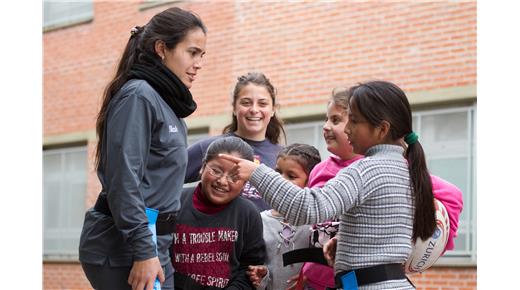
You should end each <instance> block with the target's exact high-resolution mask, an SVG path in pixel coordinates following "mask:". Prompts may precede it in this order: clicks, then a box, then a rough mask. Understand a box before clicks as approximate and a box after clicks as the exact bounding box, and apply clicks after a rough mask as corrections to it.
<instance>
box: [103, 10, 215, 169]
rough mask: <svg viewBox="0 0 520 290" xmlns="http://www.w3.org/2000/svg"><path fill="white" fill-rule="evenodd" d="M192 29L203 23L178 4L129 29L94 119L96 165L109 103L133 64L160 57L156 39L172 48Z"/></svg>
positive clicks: (125, 80) (202, 25)
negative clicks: (147, 58) (141, 24)
mask: <svg viewBox="0 0 520 290" xmlns="http://www.w3.org/2000/svg"><path fill="white" fill-rule="evenodd" d="M195 28H200V29H202V31H203V32H204V33H206V32H207V29H206V26H205V25H204V23H202V20H201V19H200V18H199V17H198V16H197V15H195V14H194V13H192V12H190V11H186V10H182V9H180V8H178V7H172V8H169V9H166V10H164V11H162V12H160V13H158V14H156V15H154V16H153V17H152V19H150V21H149V22H148V23H147V24H146V25H145V26H136V27H134V28H133V29H132V30H131V31H130V38H129V39H128V43H127V44H126V46H125V49H124V51H123V54H122V55H121V59H120V60H119V64H118V65H117V70H116V74H115V76H114V78H113V79H112V80H111V81H110V82H109V83H108V85H107V86H106V88H105V90H104V92H103V102H102V104H101V109H100V110H99V113H98V116H97V119H96V134H97V137H98V144H97V147H96V167H99V165H100V162H101V150H102V149H101V146H102V144H103V140H104V136H103V131H104V129H105V120H106V114H107V109H108V104H109V103H110V101H111V100H112V98H113V97H114V95H115V94H116V93H117V92H118V91H119V90H120V89H121V87H123V85H124V84H125V83H126V82H127V81H128V75H129V71H130V69H131V68H132V66H133V65H134V64H136V63H138V62H139V57H140V56H141V55H142V54H147V55H149V56H152V57H156V58H159V56H158V55H157V54H156V53H155V42H156V41H157V40H161V41H164V43H165V44H166V47H168V48H169V49H173V48H175V46H176V45H177V44H178V43H179V42H181V41H183V40H184V38H185V37H186V35H187V34H188V32H190V31H191V30H192V29H195Z"/></svg>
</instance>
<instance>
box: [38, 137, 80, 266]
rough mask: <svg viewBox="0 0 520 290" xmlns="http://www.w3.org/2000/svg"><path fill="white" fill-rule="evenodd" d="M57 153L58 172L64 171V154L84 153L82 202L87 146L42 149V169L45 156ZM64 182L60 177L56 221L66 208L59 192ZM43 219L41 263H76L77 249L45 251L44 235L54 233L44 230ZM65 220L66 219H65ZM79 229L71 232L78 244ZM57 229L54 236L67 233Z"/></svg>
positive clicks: (43, 223)
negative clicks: (58, 158)
mask: <svg viewBox="0 0 520 290" xmlns="http://www.w3.org/2000/svg"><path fill="white" fill-rule="evenodd" d="M57 153H59V156H60V170H62V171H63V170H64V165H65V163H66V159H65V158H64V157H63V155H64V154H67V153H84V154H85V161H86V163H85V189H84V193H83V196H82V198H81V199H82V200H83V201H84V199H85V197H86V194H87V187H88V174H89V169H88V162H89V156H88V145H87V144H81V145H80V144H77V145H70V146H63V147H62V146H60V147H54V148H48V149H45V148H44V149H43V150H42V167H44V162H45V161H44V160H45V156H46V155H53V154H57ZM42 175H43V176H44V175H45V172H42ZM64 181H66V178H65V177H62V178H60V193H59V194H60V196H59V197H60V198H59V203H60V204H59V207H58V208H59V212H58V215H59V216H58V220H61V219H64V217H63V216H62V215H63V214H64V213H63V210H62V209H63V207H65V206H67V204H65V203H66V202H65V200H64V199H63V198H61V194H62V192H61V190H62V188H63V186H64ZM43 187H45V178H43ZM44 195H45V191H44V190H42V198H43V199H45V196H44ZM82 206H83V207H82V211H83V212H84V211H85V210H86V207H85V203H84V202H83V204H82ZM43 210H44V211H45V203H43ZM44 218H45V213H43V216H42V229H43V233H42V234H43V236H42V239H43V243H42V257H43V261H45V262H52V261H77V260H78V258H79V255H78V250H77V248H73V249H67V250H66V251H64V250H63V249H60V250H58V251H52V250H51V251H48V250H46V247H45V237H46V234H48V233H49V231H51V232H52V231H54V230H49V229H48V228H46V226H45V221H44ZM65 218H66V217H65ZM81 228H82V225H80V226H79V228H78V229H75V230H73V231H72V232H73V233H72V234H73V235H76V234H77V238H78V243H79V237H80V234H81ZM53 229H56V228H53ZM57 229H59V230H58V231H56V234H57V235H60V234H61V233H62V232H67V231H64V230H63V229H64V227H62V226H61V225H60V226H59V227H57Z"/></svg>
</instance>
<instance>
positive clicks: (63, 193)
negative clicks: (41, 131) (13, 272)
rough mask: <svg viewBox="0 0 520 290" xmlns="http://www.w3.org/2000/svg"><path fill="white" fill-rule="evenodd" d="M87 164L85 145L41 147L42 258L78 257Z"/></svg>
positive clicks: (83, 211)
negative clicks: (56, 147)
mask: <svg viewBox="0 0 520 290" xmlns="http://www.w3.org/2000/svg"><path fill="white" fill-rule="evenodd" d="M87 164H88V163H87V148H86V146H81V147H71V148H66V149H52V150H44V151H43V256H44V258H59V259H63V258H69V259H70V258H77V255H78V246H79V236H80V233H81V227H82V226H83V217H84V213H85V196H86V190H87V169H88V165H87Z"/></svg>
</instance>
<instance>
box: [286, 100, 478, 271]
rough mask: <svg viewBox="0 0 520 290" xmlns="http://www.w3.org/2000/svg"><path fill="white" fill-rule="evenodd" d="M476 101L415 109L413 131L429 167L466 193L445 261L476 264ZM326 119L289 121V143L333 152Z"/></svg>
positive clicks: (287, 131)
mask: <svg viewBox="0 0 520 290" xmlns="http://www.w3.org/2000/svg"><path fill="white" fill-rule="evenodd" d="M475 114H476V104H475V105H473V106H468V107H457V108H450V109H442V110H441V109H437V110H424V111H414V112H413V125H414V131H415V132H417V134H418V135H419V140H420V142H421V144H422V146H423V148H424V150H425V153H426V160H427V163H428V169H429V170H430V172H431V173H432V174H434V175H437V176H439V177H441V178H443V179H446V180H447V181H449V182H450V183H453V184H455V185H456V186H457V187H458V188H460V190H461V191H462V193H463V198H464V208H463V211H462V213H461V215H460V219H459V228H458V236H457V238H456V239H455V249H454V250H452V251H448V252H446V254H445V255H444V256H443V258H441V260H439V262H440V263H442V264H447V265H452V264H475V263H476V261H477V260H476V259H477V257H476V254H477V237H476V236H477V225H476V220H477V212H476V209H477V206H476V205H477V200H476V199H477V194H476V193H477V192H476V181H475V176H476V148H475V147H476V144H475V132H476V128H475V124H476V118H475ZM322 126H323V122H304V123H297V124H288V125H286V127H285V131H286V133H287V144H291V143H307V144H310V145H313V146H315V147H316V148H318V149H319V151H320V154H321V158H322V160H323V159H325V158H327V157H328V156H329V155H330V153H329V152H328V151H327V147H326V144H325V142H324V140H323V135H322Z"/></svg>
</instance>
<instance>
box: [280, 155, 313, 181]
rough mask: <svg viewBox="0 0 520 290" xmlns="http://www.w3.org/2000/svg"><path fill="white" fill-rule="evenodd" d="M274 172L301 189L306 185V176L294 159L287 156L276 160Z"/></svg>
mask: <svg viewBox="0 0 520 290" xmlns="http://www.w3.org/2000/svg"><path fill="white" fill-rule="evenodd" d="M276 172H278V173H280V174H281V175H282V176H283V178H285V179H287V180H289V181H290V182H292V183H293V184H295V185H298V186H299V187H301V188H303V187H305V185H307V177H308V174H307V173H306V172H305V169H304V168H303V167H302V166H301V164H300V163H299V162H298V161H297V160H295V158H294V157H290V156H287V157H280V158H278V160H276Z"/></svg>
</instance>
